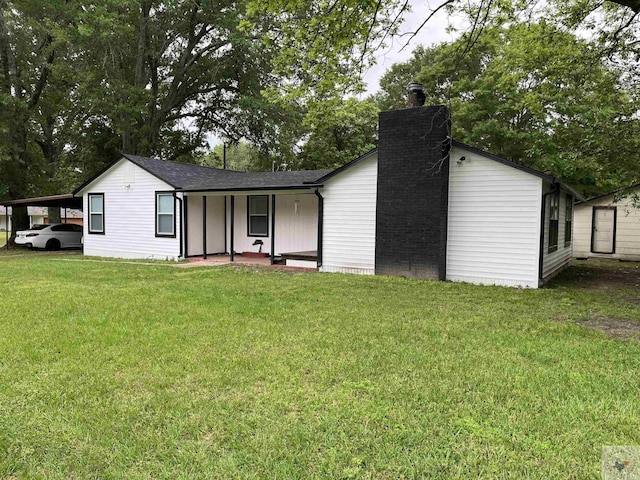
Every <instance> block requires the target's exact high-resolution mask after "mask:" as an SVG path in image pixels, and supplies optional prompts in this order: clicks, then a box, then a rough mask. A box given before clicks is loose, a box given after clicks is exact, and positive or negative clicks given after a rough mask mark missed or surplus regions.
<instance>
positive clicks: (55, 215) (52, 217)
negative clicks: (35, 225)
mask: <svg viewBox="0 0 640 480" xmlns="http://www.w3.org/2000/svg"><path fill="white" fill-rule="evenodd" d="M47 211H48V212H49V223H61V222H62V220H61V218H60V208H59V207H49V208H47Z"/></svg>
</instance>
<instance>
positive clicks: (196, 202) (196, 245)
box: [185, 194, 225, 256]
mask: <svg viewBox="0 0 640 480" xmlns="http://www.w3.org/2000/svg"><path fill="white" fill-rule="evenodd" d="M204 198H206V199H207V255H210V254H216V253H224V251H225V249H224V197H221V196H205V197H204ZM202 199H203V196H202V195H198V194H189V195H187V196H185V202H186V204H187V228H186V230H187V234H186V239H187V240H186V242H187V253H186V254H187V255H188V256H194V255H202V254H203V251H202V242H203V241H204V237H203V235H202V226H203V222H204V220H203V218H202V207H203V201H202Z"/></svg>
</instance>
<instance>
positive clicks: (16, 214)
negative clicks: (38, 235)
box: [9, 207, 29, 246]
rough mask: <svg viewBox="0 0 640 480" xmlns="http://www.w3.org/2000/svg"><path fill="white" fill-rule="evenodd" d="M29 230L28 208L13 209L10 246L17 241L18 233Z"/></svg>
mask: <svg viewBox="0 0 640 480" xmlns="http://www.w3.org/2000/svg"><path fill="white" fill-rule="evenodd" d="M28 229H29V214H28V212H27V207H12V208H11V237H10V238H9V245H10V246H13V245H14V244H15V243H14V242H15V239H16V232H18V231H20V230H28Z"/></svg>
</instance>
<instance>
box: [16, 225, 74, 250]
mask: <svg viewBox="0 0 640 480" xmlns="http://www.w3.org/2000/svg"><path fill="white" fill-rule="evenodd" d="M15 242H16V245H24V246H25V247H29V248H45V249H47V250H59V249H61V248H82V226H80V225H74V224H73V223H51V224H48V225H33V226H32V227H31V228H30V229H29V230H21V231H19V232H16V240H15Z"/></svg>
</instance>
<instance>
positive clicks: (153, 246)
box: [82, 158, 181, 260]
mask: <svg viewBox="0 0 640 480" xmlns="http://www.w3.org/2000/svg"><path fill="white" fill-rule="evenodd" d="M131 165H133V167H131ZM132 170H133V171H132ZM163 190H164V191H167V190H171V186H170V185H168V184H166V183H165V182H163V181H162V180H160V179H158V178H157V177H155V176H153V175H151V174H150V173H148V172H147V171H145V170H143V169H141V168H139V167H138V166H137V165H134V164H132V163H131V162H129V161H128V160H126V159H124V158H123V159H121V160H120V161H119V162H117V163H116V164H115V165H114V166H113V167H111V168H110V169H109V170H107V171H106V172H105V173H103V174H102V175H101V176H99V177H98V178H97V179H96V180H94V181H93V182H91V183H90V184H89V185H87V186H86V187H85V188H84V189H83V191H82V193H83V201H84V204H85V205H89V203H88V198H87V193H88V192H100V193H104V222H105V223H104V227H105V228H104V235H87V233H88V225H89V218H88V217H89V208H86V209H85V212H84V224H85V225H86V227H85V231H84V233H85V235H84V253H85V255H94V256H101V257H116V258H149V259H172V260H175V259H177V258H178V257H179V255H180V244H179V235H176V237H175V238H171V237H156V235H155V232H156V191H163ZM180 221H181V220H180V212H176V226H178V225H180ZM176 228H178V227H176Z"/></svg>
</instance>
